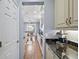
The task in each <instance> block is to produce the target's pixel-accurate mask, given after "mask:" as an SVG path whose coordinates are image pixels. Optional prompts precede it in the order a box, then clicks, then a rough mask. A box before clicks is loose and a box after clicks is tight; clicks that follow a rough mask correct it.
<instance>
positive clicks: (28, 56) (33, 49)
mask: <svg viewBox="0 0 79 59" xmlns="http://www.w3.org/2000/svg"><path fill="white" fill-rule="evenodd" d="M24 47H25V50H24V59H42V54H41V50H40V48H39V44H38V42H37V40H36V39H35V37H34V36H33V37H32V39H31V38H30V37H28V38H27V37H26V38H25V44H24Z"/></svg>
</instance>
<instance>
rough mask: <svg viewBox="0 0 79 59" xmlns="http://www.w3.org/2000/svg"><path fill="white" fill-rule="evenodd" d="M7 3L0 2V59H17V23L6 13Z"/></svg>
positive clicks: (5, 1) (6, 0) (3, 0)
mask: <svg viewBox="0 0 79 59" xmlns="http://www.w3.org/2000/svg"><path fill="white" fill-rule="evenodd" d="M7 2H8V0H0V8H1V9H0V42H1V43H0V59H19V43H18V40H19V38H18V30H17V28H19V27H17V24H18V22H17V21H16V20H17V19H15V20H14V19H13V17H11V16H13V15H12V14H11V13H8V12H7V11H6V6H7V7H9V6H8V4H7ZM8 11H9V10H8ZM10 11H11V10H10ZM16 11H17V10H16ZM12 12H13V11H12Z"/></svg>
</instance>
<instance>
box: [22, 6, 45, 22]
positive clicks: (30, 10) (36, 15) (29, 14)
mask: <svg viewBox="0 0 79 59" xmlns="http://www.w3.org/2000/svg"><path fill="white" fill-rule="evenodd" d="M22 14H23V19H24V22H39V21H40V19H41V18H42V15H44V6H43V5H25V6H22Z"/></svg>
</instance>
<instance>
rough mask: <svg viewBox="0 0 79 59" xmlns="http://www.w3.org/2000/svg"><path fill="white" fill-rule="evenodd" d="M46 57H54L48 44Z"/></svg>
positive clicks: (48, 58) (51, 58)
mask: <svg viewBox="0 0 79 59" xmlns="http://www.w3.org/2000/svg"><path fill="white" fill-rule="evenodd" d="M46 59H53V54H52V51H51V50H50V48H49V47H48V46H46Z"/></svg>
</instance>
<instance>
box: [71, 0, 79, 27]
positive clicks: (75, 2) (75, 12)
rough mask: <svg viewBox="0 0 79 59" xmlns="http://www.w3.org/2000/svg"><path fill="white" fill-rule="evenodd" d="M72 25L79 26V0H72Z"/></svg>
mask: <svg viewBox="0 0 79 59" xmlns="http://www.w3.org/2000/svg"><path fill="white" fill-rule="evenodd" d="M72 3H73V4H72V6H73V7H72V26H74V27H78V0H72Z"/></svg>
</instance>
